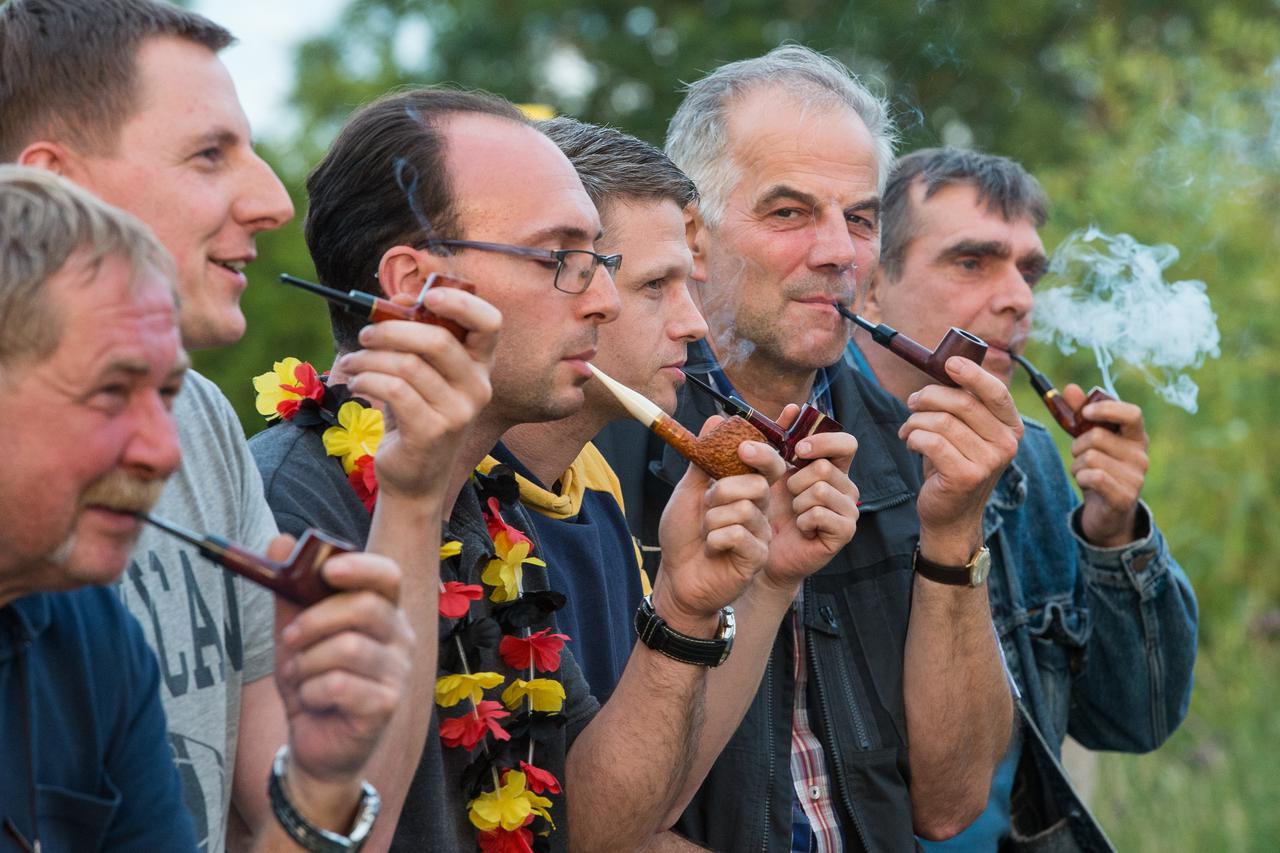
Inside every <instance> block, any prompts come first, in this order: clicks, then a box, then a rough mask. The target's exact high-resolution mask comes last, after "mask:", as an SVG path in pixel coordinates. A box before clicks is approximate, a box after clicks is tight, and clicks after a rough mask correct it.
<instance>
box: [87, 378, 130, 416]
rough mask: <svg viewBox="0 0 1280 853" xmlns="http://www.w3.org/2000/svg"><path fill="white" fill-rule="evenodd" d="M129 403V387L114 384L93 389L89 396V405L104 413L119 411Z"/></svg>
mask: <svg viewBox="0 0 1280 853" xmlns="http://www.w3.org/2000/svg"><path fill="white" fill-rule="evenodd" d="M128 402H129V386H127V385H124V384H121V383H114V384H111V385H104V386H102V387H101V388H95V389H94V390H93V391H92V392H91V393H90V394H89V404H90V405H91V406H93V407H94V408H97V409H102V410H104V411H108V412H112V411H120V410H122V409H123V408H124V407H125V406H126V405H127V404H128Z"/></svg>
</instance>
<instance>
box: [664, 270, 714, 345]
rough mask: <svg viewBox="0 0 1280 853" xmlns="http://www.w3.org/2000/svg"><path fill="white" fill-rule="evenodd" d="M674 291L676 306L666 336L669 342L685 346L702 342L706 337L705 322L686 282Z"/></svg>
mask: <svg viewBox="0 0 1280 853" xmlns="http://www.w3.org/2000/svg"><path fill="white" fill-rule="evenodd" d="M674 291H675V294H674V298H675V300H676V304H675V306H674V309H675V310H674V311H673V316H672V318H671V322H670V324H669V325H668V328H667V335H668V336H669V337H670V338H671V340H673V341H679V342H681V343H685V344H689V343H693V342H694V341H700V340H702V339H703V338H705V337H706V336H707V321H706V318H704V317H703V316H702V312H701V311H699V310H698V305H697V303H695V302H694V301H693V295H692V294H691V293H689V287H688V282H687V281H686V282H685V283H684V284H681V285H680V286H679V287H677V288H674Z"/></svg>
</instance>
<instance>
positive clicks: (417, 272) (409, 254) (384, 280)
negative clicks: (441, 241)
mask: <svg viewBox="0 0 1280 853" xmlns="http://www.w3.org/2000/svg"><path fill="white" fill-rule="evenodd" d="M447 260H448V259H447V258H445V257H442V256H440V255H433V254H431V253H430V252H428V251H427V250H426V249H415V248H413V247H412V246H392V247H391V248H390V249H387V251H386V252H384V253H383V255H382V260H381V261H379V262H378V283H379V284H381V285H382V293H383V295H384V296H386V297H387V298H388V299H390V298H391V297H393V296H395V295H396V294H397V293H407V294H409V295H410V296H412V297H413V298H415V299H417V298H418V294H419V293H421V292H422V284H423V282H425V281H426V280H427V276H429V275H431V274H432V273H433V272H438V273H444V272H448V270H446V269H445V266H446V262H447Z"/></svg>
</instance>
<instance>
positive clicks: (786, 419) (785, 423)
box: [777, 403, 800, 429]
mask: <svg viewBox="0 0 1280 853" xmlns="http://www.w3.org/2000/svg"><path fill="white" fill-rule="evenodd" d="M799 416H800V407H799V406H797V405H796V404H795V403H787V405H786V406H784V407H783V408H782V414H780V415H778V421H777V423H778V426H780V427H782V428H783V429H790V428H791V425H792V424H793V423H795V422H796V418H798V417H799Z"/></svg>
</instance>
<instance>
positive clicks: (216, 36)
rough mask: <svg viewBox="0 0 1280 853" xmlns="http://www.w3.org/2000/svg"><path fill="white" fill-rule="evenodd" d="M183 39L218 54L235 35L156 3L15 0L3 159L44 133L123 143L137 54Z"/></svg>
mask: <svg viewBox="0 0 1280 853" xmlns="http://www.w3.org/2000/svg"><path fill="white" fill-rule="evenodd" d="M156 36H174V37H177V38H181V39H186V40H187V41H191V42H194V43H196V44H200V45H203V46H204V47H207V48H209V50H211V51H213V52H214V53H217V52H218V51H220V50H222V49H223V48H224V47H226V46H227V45H229V44H231V42H232V41H233V40H234V39H233V38H232V36H231V33H229V32H227V31H226V30H225V29H223V28H222V27H220V26H218V25H217V24H215V23H213V22H212V21H210V20H209V19H207V18H205V17H203V16H201V15H197V14H196V13H195V12H189V11H187V10H186V9H182V8H180V7H178V6H174V5H172V4H170V3H161V2H153V0H9V2H8V3H5V4H3V5H0V115H2V116H4V122H3V123H2V124H0V160H6V161H8V160H14V159H16V158H17V157H18V155H19V154H20V153H21V152H22V149H23V148H25V147H26V146H27V145H29V144H30V143H32V142H34V141H36V140H38V139H42V138H44V139H57V140H64V141H66V142H68V143H70V144H72V145H75V146H77V147H78V148H80V149H81V150H83V151H88V152H95V153H102V152H107V153H109V152H111V151H113V150H114V148H115V144H116V140H117V138H118V136H119V132H120V128H121V126H122V125H123V124H124V123H125V122H126V121H127V120H128V118H129V117H130V115H132V114H133V112H134V110H135V109H136V107H137V99H138V91H137V90H138V86H137V61H136V58H137V53H138V48H139V47H140V45H141V44H142V42H144V41H145V40H146V39H148V38H152V37H156Z"/></svg>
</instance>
